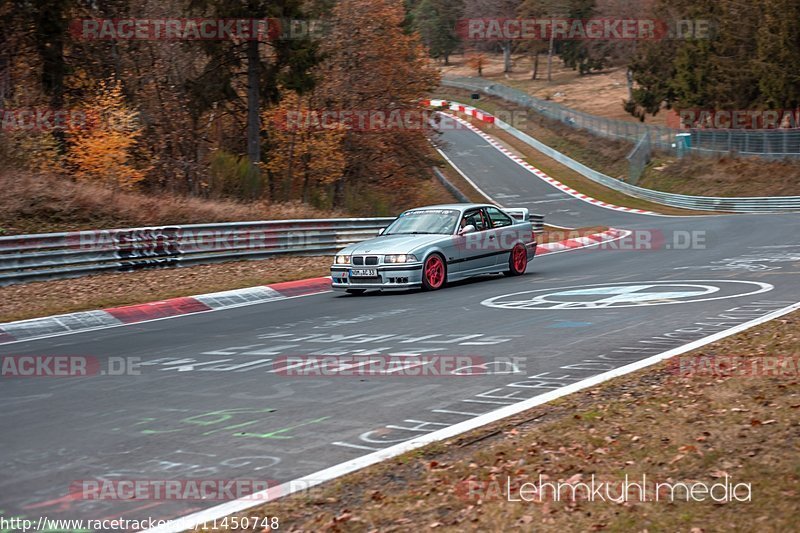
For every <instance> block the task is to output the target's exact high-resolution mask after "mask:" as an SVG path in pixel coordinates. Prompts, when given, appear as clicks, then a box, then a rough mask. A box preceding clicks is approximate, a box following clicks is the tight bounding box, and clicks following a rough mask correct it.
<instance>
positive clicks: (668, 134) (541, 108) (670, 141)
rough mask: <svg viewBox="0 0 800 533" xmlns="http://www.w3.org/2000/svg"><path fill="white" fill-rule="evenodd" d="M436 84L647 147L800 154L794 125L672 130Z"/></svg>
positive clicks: (519, 95)
mask: <svg viewBox="0 0 800 533" xmlns="http://www.w3.org/2000/svg"><path fill="white" fill-rule="evenodd" d="M442 85H444V86H447V87H455V88H458V89H465V90H468V91H478V92H482V93H484V94H487V95H490V96H496V97H498V98H502V99H504V100H507V101H509V102H513V103H515V104H518V105H521V106H523V107H526V108H528V109H532V110H534V111H536V112H537V113H539V114H541V115H543V116H545V117H547V118H550V119H553V120H557V121H559V122H561V123H563V124H566V125H568V126H570V127H573V128H576V129H582V130H586V131H588V132H590V133H592V134H594V135H597V136H600V137H605V138H609V139H618V140H625V141H628V142H631V143H637V142H639V140H640V139H642V137H643V136H644V135H647V136H648V139H649V142H650V145H651V147H652V148H653V149H657V150H663V151H666V152H669V153H673V154H678V155H684V154H689V153H691V154H699V155H710V156H718V157H719V156H725V155H739V156H749V157H762V158H769V159H783V158H800V128H784V129H768V130H743V129H704V128H687V129H676V128H669V127H666V126H655V125H650V124H642V123H640V122H629V121H625V120H614V119H610V118H604V117H598V116H596V115H591V114H589V113H584V112H583V111H577V110H575V109H570V108H568V107H565V106H563V105H561V104H557V103H555V102H551V101H548V100H542V99H541V98H536V97H535V96H531V95H529V94H527V93H524V92H522V91H520V90H518V89H514V88H512V87H508V86H506V85H503V84H501V83H493V82H490V81H487V80H484V79H480V78H469V77H461V78H446V79H443V80H442ZM681 134H684V135H681ZM685 134H688V135H685Z"/></svg>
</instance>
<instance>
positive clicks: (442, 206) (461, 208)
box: [406, 203, 497, 211]
mask: <svg viewBox="0 0 800 533" xmlns="http://www.w3.org/2000/svg"><path fill="white" fill-rule="evenodd" d="M473 207H497V206H496V205H492V204H467V203H463V204H437V205H426V206H420V207H415V208H413V209H406V211H417V210H420V209H456V210H458V211H466V210H467V209H472V208H473Z"/></svg>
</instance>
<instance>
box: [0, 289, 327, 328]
mask: <svg viewBox="0 0 800 533" xmlns="http://www.w3.org/2000/svg"><path fill="white" fill-rule="evenodd" d="M330 290H331V279H330V278H328V277H322V278H309V279H302V280H298V281H286V282H283V283H274V284H272V285H264V286H261V287H250V288H247V289H236V290H232V291H224V292H215V293H211V294H200V295H197V296H185V297H181V298H171V299H169V300H161V301H158V302H150V303H145V304H136V305H126V306H122V307H112V308H109V309H103V310H99V311H83V312H79V313H69V314H65V315H56V316H49V317H44V318H34V319H31V320H20V321H17V322H6V323H5V324H0V344H8V343H12V342H20V341H28V340H33V339H41V338H45V337H54V336H57V335H66V334H70V333H79V332H84V331H91V330H97V329H106V328H111V327H116V326H124V325H127V324H137V323H139V322H150V321H153V320H161V319H165V318H173V317H176V316H182V315H191V314H195V313H206V312H209V311H218V310H221V309H231V308H233V307H242V306H245V305H253V304H260V303H265V302H270V301H276V300H285V299H287V298H295V297H298V296H309V295H312V294H318V293H321V292H328V291H330Z"/></svg>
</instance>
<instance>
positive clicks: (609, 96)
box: [440, 54, 666, 125]
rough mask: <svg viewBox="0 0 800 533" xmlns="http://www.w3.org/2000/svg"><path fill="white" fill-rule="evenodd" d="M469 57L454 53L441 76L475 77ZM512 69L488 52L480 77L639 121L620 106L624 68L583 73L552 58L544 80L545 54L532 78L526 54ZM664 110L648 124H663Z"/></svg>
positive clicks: (625, 93) (624, 95)
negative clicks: (550, 72)
mask: <svg viewBox="0 0 800 533" xmlns="http://www.w3.org/2000/svg"><path fill="white" fill-rule="evenodd" d="M467 59H468V56H463V55H455V56H453V57H451V58H450V62H451V63H452V65H450V66H441V67H440V70H441V72H442V75H444V76H471V77H477V75H478V74H477V72H476V71H475V69H474V68H471V67H469V66H468V65H467ZM512 60H513V62H512V72H510V73H507V74H506V73H504V72H503V58H502V56H501V55H499V54H489V55H487V65H486V66H485V67H484V70H483V78H485V79H487V80H493V81H497V82H499V83H503V84H504V85H509V86H511V87H514V88H516V89H519V90H521V91H525V92H527V93H529V94H531V95H533V96H536V97H537V98H542V99H545V100H551V101H553V102H557V103H559V104H563V105H565V106H568V107H571V108H573V109H578V110H580V111H585V112H587V113H592V114H594V115H599V116H602V117H608V118H614V119H617V120H627V121H631V122H638V120H639V119H637V118H636V117H633V116H631V115H630V114H628V113H627V112H626V111H625V109H624V108H623V107H622V105H623V101H624V100H627V99H628V84H627V79H626V77H625V70H626V69H625V67H609V68H608V69H606V70H603V71H601V72H598V73H595V74H589V75H586V76H580V75H578V72H577V71H575V70H572V69H570V68H567V67H565V66H564V65H563V63H562V61H561V60H560V59H558V58H557V57H556V58H553V75H552V78H553V79H552V81H550V82H548V81H547V77H546V76H547V55H546V54H543V55H541V56H540V58H539V74H538V76H537V79H536V80H531V79H530V78H531V67H532V65H533V62H532V59H531V58H530V57H529V56H527V55H515V56H512ZM665 116H666V115H665V113H659V114H657V115H656V116H655V117H648V119H647V120H646V123H647V124H656V125H665V124H666V118H665Z"/></svg>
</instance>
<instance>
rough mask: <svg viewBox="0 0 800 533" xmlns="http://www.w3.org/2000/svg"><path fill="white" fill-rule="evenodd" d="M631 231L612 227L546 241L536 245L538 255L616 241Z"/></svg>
mask: <svg viewBox="0 0 800 533" xmlns="http://www.w3.org/2000/svg"><path fill="white" fill-rule="evenodd" d="M631 233H633V232H631V231H628V230H624V229H615V228H611V229H608V230H606V231H602V232H600V233H593V234H592V235H586V236H584V237H576V238H574V239H565V240H563V241H557V242H546V243H544V244H540V245H538V246H537V247H536V255H537V256H540V255H546V254H552V253H555V252H566V251H567V250H577V249H578V248H588V247H589V246H596V245H598V244H602V243H606V242H610V241H616V240H618V239H623V238H625V237H627V236H628V235H630V234H631Z"/></svg>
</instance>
